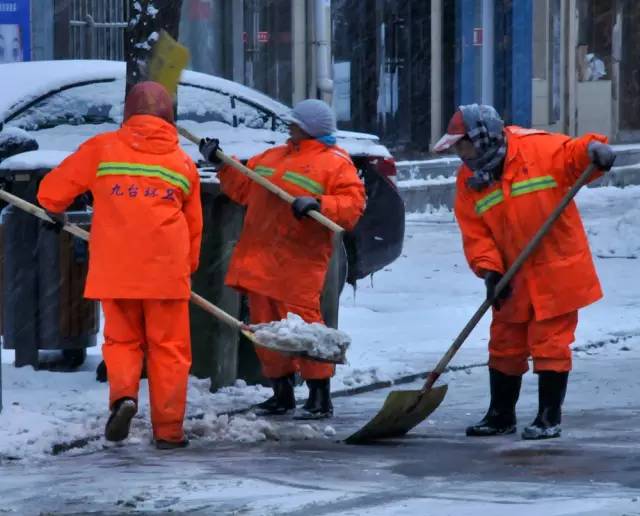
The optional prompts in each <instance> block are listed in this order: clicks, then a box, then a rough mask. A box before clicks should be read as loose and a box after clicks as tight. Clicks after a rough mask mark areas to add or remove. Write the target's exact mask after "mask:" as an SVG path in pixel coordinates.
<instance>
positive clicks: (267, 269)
mask: <svg viewBox="0 0 640 516" xmlns="http://www.w3.org/2000/svg"><path fill="white" fill-rule="evenodd" d="M288 121H289V123H290V125H289V133H290V139H289V141H288V142H287V144H286V145H282V146H279V147H275V148H273V149H270V150H267V151H266V152H263V153H262V154H259V155H257V156H255V157H253V158H252V159H250V160H249V163H248V166H249V168H252V169H253V170H255V171H256V172H257V173H258V174H260V175H262V176H264V177H266V178H267V179H268V180H269V181H271V182H272V183H274V184H276V185H277V186H279V187H280V188H282V189H284V190H286V191H287V192H289V193H290V194H291V195H293V196H295V201H294V203H293V204H292V205H291V206H288V205H287V204H286V203H285V202H283V201H282V200H281V199H279V198H278V197H276V196H275V195H274V194H272V193H271V192H269V191H267V190H266V189H265V188H264V187H263V186H260V185H259V184H256V183H255V182H253V181H252V180H251V179H249V178H248V177H246V176H244V175H243V174H241V173H240V172H238V171H237V170H235V169H234V168H232V167H229V166H224V167H222V169H221V170H220V172H219V174H218V177H219V178H220V184H221V187H222V191H223V192H224V193H225V194H226V195H228V196H229V197H230V198H231V199H233V200H234V201H235V202H237V203H239V204H241V205H243V206H246V208H247V211H246V216H245V219H244V226H243V229H242V234H241V236H240V239H239V241H238V244H237V246H236V248H235V251H234V254H233V257H232V259H231V263H230V265H229V271H228V273H227V277H226V284H227V285H229V286H231V287H234V288H236V289H239V290H241V291H243V292H246V293H247V294H248V301H249V313H250V316H251V322H252V323H264V322H270V321H274V320H280V319H283V318H285V317H286V316H287V313H289V312H292V313H295V314H298V315H299V316H300V317H302V319H303V320H305V321H306V322H308V323H312V322H322V314H321V313H320V293H321V291H322V288H323V284H324V278H325V275H326V273H327V268H328V265H329V259H330V257H331V251H332V234H331V231H329V230H328V229H326V228H325V227H323V226H321V225H320V224H318V223H317V222H316V221H315V220H312V219H311V218H308V217H307V215H308V213H309V212H310V211H311V210H316V211H319V212H320V213H322V214H323V215H325V216H327V217H328V218H330V219H331V220H333V221H334V222H336V223H338V224H339V225H341V226H343V227H344V228H345V229H347V230H350V229H352V228H353V227H354V226H355V224H356V223H357V221H358V219H359V218H360V216H361V215H362V213H363V211H364V205H365V194H364V187H363V184H362V181H361V180H360V179H359V177H358V174H357V171H356V168H355V167H354V165H353V163H352V162H351V159H350V157H349V155H348V154H347V152H346V151H344V150H343V149H341V148H340V147H338V146H336V139H335V136H334V133H335V131H336V121H335V115H334V114H333V111H332V110H331V109H330V108H329V106H328V105H327V104H325V103H324V102H322V101H320V100H315V99H309V100H304V101H302V102H300V103H299V104H297V105H296V106H295V108H294V109H293V111H292V113H291V116H290V118H289V120H288ZM218 149H219V147H218V141H217V140H215V139H204V140H203V141H202V142H201V144H200V150H201V152H202V155H203V156H204V158H205V159H207V160H208V161H209V162H211V163H217V162H219V160H218V159H217V158H216V151H217V150H218ZM256 352H257V354H258V357H259V359H260V362H261V364H262V370H263V373H264V375H265V376H266V377H267V378H269V379H270V380H271V382H272V386H273V396H272V397H271V398H269V399H268V400H266V401H265V402H264V403H261V404H260V405H258V407H259V408H260V409H262V410H263V412H262V414H265V415H267V414H284V413H286V412H288V411H291V410H293V409H295V398H294V392H293V387H294V375H295V373H296V372H299V373H300V375H301V376H302V378H303V379H305V380H306V381H307V385H308V387H309V398H308V400H307V402H306V403H305V406H304V412H303V414H302V415H300V416H299V417H298V418H299V419H319V418H326V417H331V416H332V415H333V406H332V403H331V396H330V378H331V376H333V374H334V371H335V367H334V366H333V364H327V363H321V362H317V361H313V360H307V359H293V358H291V357H287V356H285V355H283V354H281V353H278V352H275V351H271V350H267V349H264V348H261V347H256Z"/></svg>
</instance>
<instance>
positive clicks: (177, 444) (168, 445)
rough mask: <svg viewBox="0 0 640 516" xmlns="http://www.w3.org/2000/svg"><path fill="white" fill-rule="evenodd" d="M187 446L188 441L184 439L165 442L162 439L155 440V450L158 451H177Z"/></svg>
mask: <svg viewBox="0 0 640 516" xmlns="http://www.w3.org/2000/svg"><path fill="white" fill-rule="evenodd" d="M187 446H189V439H187V438H186V437H185V438H184V439H182V440H181V441H165V440H163V439H156V448H157V449H158V450H177V449H180V448H186V447H187Z"/></svg>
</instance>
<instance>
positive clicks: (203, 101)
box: [0, 60, 404, 282]
mask: <svg viewBox="0 0 640 516" xmlns="http://www.w3.org/2000/svg"><path fill="white" fill-rule="evenodd" d="M0 72H1V74H0V77H1V79H0V122H1V123H2V124H3V125H4V130H3V132H4V133H5V137H4V138H2V134H1V133H0V159H3V158H5V159H3V161H2V162H1V163H0V170H4V171H5V172H8V171H13V172H17V171H20V170H23V171H26V170H34V169H39V170H42V169H50V168H53V167H54V166H56V165H57V164H58V163H59V162H60V161H61V160H62V159H64V157H66V156H67V155H68V153H70V152H72V151H73V150H75V149H76V148H77V147H78V145H80V144H81V143H82V142H84V141H85V140H87V139H88V138H90V137H92V136H94V135H96V134H99V133H101V132H105V131H112V130H115V129H116V128H117V127H118V126H119V124H120V122H121V120H122V113H123V104H124V91H125V72H126V67H125V63H122V62H114V61H97V60H92V61H88V60H87V61H84V60H73V61H34V62H27V63H11V64H3V65H0ZM288 112H289V108H288V107H287V106H285V105H284V104H281V103H280V102H278V101H276V100H274V99H272V98H270V97H268V96H266V95H264V94H262V93H260V92H258V91H255V90H253V89H251V88H247V87H246V86H243V85H241V84H238V83H235V82H232V81H228V80H225V79H221V78H218V77H214V76H211V75H207V74H202V73H198V72H192V71H185V72H184V73H183V74H182V78H181V82H180V85H179V87H178V119H177V123H178V124H180V125H182V126H184V127H185V128H187V129H188V130H190V131H191V132H192V133H194V134H196V135H199V136H203V137H204V136H209V137H216V138H218V139H219V140H220V142H221V143H220V145H221V148H222V149H223V150H224V151H225V153H227V154H232V155H235V156H236V157H238V158H240V159H241V160H243V161H244V160H247V159H249V158H250V157H251V156H253V155H255V154H258V153H259V152H262V151H263V150H265V149H267V148H269V147H271V146H273V145H278V144H282V143H284V142H285V141H286V140H287V137H288V130H287V126H286V124H285V122H284V121H283V118H282V117H283V115H285V114H286V113H288ZM21 130H23V131H27V132H28V135H29V136H30V137H32V138H33V139H35V141H36V142H37V145H38V150H35V151H31V152H20V151H21V150H24V147H22V148H21V146H20V145H19V144H18V145H16V142H17V141H18V142H19V141H21V136H22V137H25V138H26V136H27V135H25V134H24V133H23V132H21ZM337 137H338V145H340V146H341V147H343V148H344V149H345V150H347V151H348V152H349V153H350V155H351V158H352V159H353V161H354V163H355V165H356V166H357V167H358V169H359V171H360V173H361V177H362V179H363V181H364V183H365V187H366V191H367V209H366V212H365V214H364V216H363V217H362V219H361V221H360V222H359V224H358V226H357V227H356V228H355V229H354V231H352V232H350V233H348V234H347V235H346V236H345V247H346V250H347V256H348V273H346V274H347V279H348V281H349V282H354V281H355V280H357V279H360V278H363V277H365V276H367V275H369V274H372V273H374V272H376V271H377V270H380V269H381V268H382V267H384V266H386V265H387V264H389V263H391V262H392V261H393V260H395V259H396V258H397V257H398V256H399V255H400V253H401V251H402V241H403V238H404V205H403V202H402V200H401V198H400V195H399V194H398V191H397V188H396V186H395V173H396V169H395V163H394V161H393V158H392V157H391V155H390V153H389V151H388V150H387V148H386V147H384V146H383V145H381V144H380V142H379V140H378V138H377V137H376V136H374V135H370V134H364V133H356V132H346V131H339V132H338V134H337ZM22 141H25V139H24V138H23V139H22ZM181 143H182V145H183V147H184V149H185V150H186V151H187V152H188V153H189V154H190V155H191V156H192V158H193V159H194V161H196V163H198V164H199V167H200V172H201V176H202V179H203V182H204V183H210V184H211V186H210V189H211V188H213V189H215V188H217V180H216V178H215V170H213V169H211V168H207V167H206V166H205V164H204V163H202V162H200V159H201V157H200V155H199V152H198V149H197V147H196V146H195V145H194V144H192V143H191V142H189V141H187V140H182V141H181ZM32 145H33V143H32ZM26 148H27V149H28V148H29V147H28V146H27V147H26ZM15 153H18V154H15ZM10 154H11V156H9V157H7V156H8V155H10Z"/></svg>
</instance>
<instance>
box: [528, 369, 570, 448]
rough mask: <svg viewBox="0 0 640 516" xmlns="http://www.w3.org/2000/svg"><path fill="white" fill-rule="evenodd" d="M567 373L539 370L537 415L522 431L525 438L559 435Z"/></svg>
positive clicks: (544, 437) (548, 437)
mask: <svg viewBox="0 0 640 516" xmlns="http://www.w3.org/2000/svg"><path fill="white" fill-rule="evenodd" d="M568 380H569V373H556V372H555V371H541V372H540V373H539V374H538V415H537V416H536V418H535V419H534V420H533V423H531V424H530V425H529V426H527V427H525V429H524V430H523V432H522V438H523V439H527V440H537V439H553V438H554V437H560V434H561V433H562V428H560V423H561V422H562V403H563V402H564V396H565V394H566V393H567V381H568Z"/></svg>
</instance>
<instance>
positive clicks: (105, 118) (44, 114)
mask: <svg viewBox="0 0 640 516" xmlns="http://www.w3.org/2000/svg"><path fill="white" fill-rule="evenodd" d="M123 97H124V81H123V80H114V81H109V82H101V83H92V84H85V85H81V86H74V87H72V88H69V89H67V90H63V91H59V92H57V93H53V94H51V95H49V96H48V97H46V98H44V99H42V100H41V101H39V102H37V103H35V104H34V105H32V106H30V107H29V108H27V109H26V110H24V111H22V112H21V113H20V114H19V115H17V116H16V117H14V118H13V119H12V120H11V121H10V125H13V126H17V127H20V128H22V129H26V130H31V131H35V130H39V129H46V128H50V127H55V126H58V125H62V124H69V125H81V124H103V123H114V122H116V121H119V120H122V104H123V101H122V99H123Z"/></svg>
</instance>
